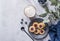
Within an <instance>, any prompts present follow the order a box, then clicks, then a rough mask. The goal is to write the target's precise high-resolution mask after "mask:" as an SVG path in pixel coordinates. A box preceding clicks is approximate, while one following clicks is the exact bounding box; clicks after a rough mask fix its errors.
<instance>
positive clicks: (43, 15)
mask: <svg viewBox="0 0 60 41" xmlns="http://www.w3.org/2000/svg"><path fill="white" fill-rule="evenodd" d="M39 16H40V17H46V16H47V13H45V14H41V15H39Z"/></svg>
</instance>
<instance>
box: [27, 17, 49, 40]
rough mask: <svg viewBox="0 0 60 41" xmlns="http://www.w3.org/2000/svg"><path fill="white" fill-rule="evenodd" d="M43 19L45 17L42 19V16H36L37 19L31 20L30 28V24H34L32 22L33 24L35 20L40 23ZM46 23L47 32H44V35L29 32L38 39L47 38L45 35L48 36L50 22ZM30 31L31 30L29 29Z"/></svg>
mask: <svg viewBox="0 0 60 41" xmlns="http://www.w3.org/2000/svg"><path fill="white" fill-rule="evenodd" d="M42 21H43V19H40V18H36V19H33V20H31V22H30V24H29V26H28V29H29V27H30V26H32V24H33V23H34V22H38V23H40V22H42ZM45 24H46V27H45V28H44V30H45V33H44V34H43V35H36V34H34V33H31V32H29V34H30V35H31V36H32V37H33V38H34V39H36V40H39V39H43V38H45V37H46V36H47V34H48V31H49V28H48V24H47V23H45ZM28 31H29V30H28Z"/></svg>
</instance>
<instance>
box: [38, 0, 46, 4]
mask: <svg viewBox="0 0 60 41" xmlns="http://www.w3.org/2000/svg"><path fill="white" fill-rule="evenodd" d="M46 1H47V0H38V2H39V3H40V4H44V3H45V2H46Z"/></svg>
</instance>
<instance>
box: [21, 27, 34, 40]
mask: <svg viewBox="0 0 60 41" xmlns="http://www.w3.org/2000/svg"><path fill="white" fill-rule="evenodd" d="M21 30H22V31H24V32H25V33H26V34H27V35H28V36H29V37H30V38H31V39H32V40H33V41H34V39H33V38H32V37H31V36H30V35H29V34H28V33H27V32H26V30H25V28H24V27H21Z"/></svg>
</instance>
